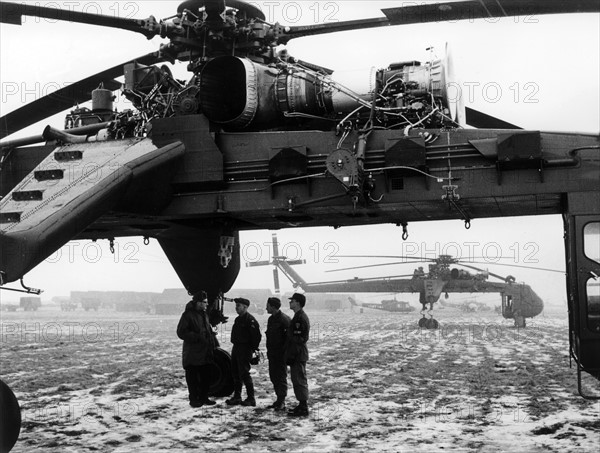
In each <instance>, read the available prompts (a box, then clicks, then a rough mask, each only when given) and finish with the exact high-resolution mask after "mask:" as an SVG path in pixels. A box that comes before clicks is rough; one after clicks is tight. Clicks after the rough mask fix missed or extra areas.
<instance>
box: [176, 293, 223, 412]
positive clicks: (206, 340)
mask: <svg viewBox="0 0 600 453" xmlns="http://www.w3.org/2000/svg"><path fill="white" fill-rule="evenodd" d="M207 307H208V298H207V295H206V293H205V292H204V291H200V292H199V293H197V294H195V295H194V297H193V298H192V300H191V301H189V302H188V303H187V305H186V306H185V311H184V312H183V314H182V315H181V319H180V320H179V324H178V325H177V336H178V337H179V338H181V339H182V340H183V351H182V362H183V368H184V370H185V380H186V382H187V386H188V393H189V399H190V406H192V407H202V406H204V405H207V406H212V405H213V404H216V402H215V401H212V400H210V399H208V390H209V388H210V381H211V373H210V369H211V365H212V363H213V360H214V351H215V348H216V347H217V344H216V341H215V340H216V339H215V336H214V332H213V330H212V328H211V327H210V324H209V322H208V315H207V314H206V308H207Z"/></svg>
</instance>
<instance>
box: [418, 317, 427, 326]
mask: <svg viewBox="0 0 600 453" xmlns="http://www.w3.org/2000/svg"><path fill="white" fill-rule="evenodd" d="M427 321H428V319H427V318H421V319H419V327H427Z"/></svg>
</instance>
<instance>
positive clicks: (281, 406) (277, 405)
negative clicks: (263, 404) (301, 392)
mask: <svg viewBox="0 0 600 453" xmlns="http://www.w3.org/2000/svg"><path fill="white" fill-rule="evenodd" d="M267 409H275V410H276V411H284V410H285V398H277V399H276V400H275V402H274V403H273V404H271V405H269V406H267Z"/></svg>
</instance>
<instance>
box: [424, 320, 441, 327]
mask: <svg viewBox="0 0 600 453" xmlns="http://www.w3.org/2000/svg"><path fill="white" fill-rule="evenodd" d="M439 326H440V323H439V322H437V320H436V319H433V318H430V319H428V320H427V322H426V324H425V327H427V328H428V329H437V328H438V327H439Z"/></svg>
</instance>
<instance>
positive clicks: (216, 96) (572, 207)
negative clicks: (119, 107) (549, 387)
mask: <svg viewBox="0 0 600 453" xmlns="http://www.w3.org/2000/svg"><path fill="white" fill-rule="evenodd" d="M524 3H525V4H524ZM599 10H600V6H599V5H598V2H597V1H591V0H579V1H574V2H559V1H554V0H552V1H543V2H542V1H539V2H538V1H536V2H522V1H517V0H504V1H503V2H501V3H500V2H496V1H487V0H486V1H460V2H437V3H433V4H419V5H416V4H412V3H411V4H410V5H405V6H394V7H391V8H386V9H384V10H382V14H383V15H382V16H380V17H373V18H370V19H358V20H350V21H338V22H331V23H324V24H314V25H292V26H287V25H281V24H279V23H271V22H269V21H268V20H266V19H267V18H266V16H265V14H264V12H263V11H261V9H260V8H258V7H257V6H255V5H254V4H253V3H247V2H243V1H240V0H228V1H225V0H213V1H210V0H187V1H184V2H183V3H181V4H180V5H179V6H178V7H177V8H176V9H174V11H173V13H174V14H172V15H171V16H170V17H169V18H167V19H164V20H160V19H156V18H155V17H154V16H150V17H147V18H145V19H133V18H122V17H118V16H117V17H115V15H112V16H111V15H98V14H90V13H86V12H77V11H73V10H64V9H59V8H49V7H43V6H39V5H33V4H22V3H13V2H4V1H2V2H0V22H2V23H3V24H4V25H3V27H12V26H16V25H20V24H22V22H23V18H24V17H34V18H38V19H48V20H49V21H70V22H78V23H82V24H89V25H96V26H100V27H108V28H111V29H120V30H124V31H129V32H132V33H138V34H141V35H142V36H144V37H146V38H151V37H161V38H162V39H164V40H166V42H165V43H164V44H163V45H161V46H160V48H159V49H158V50H155V51H152V52H150V53H146V54H144V55H141V56H139V57H137V58H131V59H128V60H127V61H125V62H123V64H118V65H115V66H112V67H110V68H108V69H106V70H103V71H101V72H99V73H97V74H94V75H91V76H88V77H85V78H84V79H82V80H80V81H78V82H75V83H73V84H71V85H69V86H66V87H62V88H60V89H58V90H56V91H55V92H53V93H50V94H48V95H44V96H42V97H40V98H39V99H37V100H35V101H34V102H31V103H30V104H27V105H26V106H24V107H21V108H18V109H16V110H14V111H11V112H8V113H6V114H3V116H2V117H1V118H0V138H6V137H9V136H10V135H12V134H13V133H16V132H18V131H20V130H22V129H24V128H26V127H27V126H30V125H32V124H34V123H36V122H38V121H40V120H43V119H45V118H48V117H50V116H52V115H54V114H57V113H60V112H61V111H64V110H65V109H69V108H72V107H73V105H75V104H78V103H82V102H84V101H87V100H89V99H92V107H91V108H86V107H77V108H75V109H73V110H72V111H71V112H70V113H69V114H68V115H67V116H66V118H65V123H64V127H63V128H62V129H61V128H56V127H52V126H48V127H46V128H45V129H44V130H43V131H39V132H38V133H37V134H36V135H32V136H27V137H22V138H14V139H7V140H3V141H2V142H0V153H1V155H0V163H1V165H2V178H1V179H0V195H1V196H2V197H3V198H2V200H1V201H0V209H1V212H0V245H1V247H2V255H1V256H0V286H2V287H3V288H5V289H6V288H7V287H6V285H7V284H9V283H12V282H16V281H21V284H22V287H23V290H25V291H27V292H35V291H34V289H33V288H30V287H27V286H26V285H25V284H24V282H23V277H24V275H25V274H26V273H27V272H28V271H30V270H32V269H33V268H34V267H36V266H37V265H38V264H39V263H41V262H42V261H43V260H44V259H45V258H46V257H48V256H49V255H51V254H52V253H53V252H54V251H55V250H57V249H58V248H60V247H61V246H62V245H63V244H65V243H66V242H68V241H69V240H72V239H90V240H98V239H106V240H108V241H109V242H110V243H111V244H113V242H114V238H116V237H124V236H140V237H144V238H146V240H149V238H156V239H157V240H158V241H159V243H160V245H161V247H162V248H163V250H164V252H165V254H166V255H167V257H168V259H169V261H170V262H171V264H172V265H173V267H174V269H175V271H176V272H177V274H178V275H179V277H180V279H181V281H182V283H183V285H184V286H185V288H186V289H187V290H188V291H189V292H190V293H195V292H197V291H200V290H206V291H207V292H208V294H209V297H210V298H211V300H213V301H214V303H216V301H217V299H218V297H219V294H222V293H226V292H227V291H228V290H229V289H230V288H231V286H232V285H233V283H234V281H235V279H236V277H237V274H238V272H239V268H240V256H239V231H240V230H248V229H278V228H291V227H298V226H324V225H328V226H335V227H339V226H347V225H365V224H382V223H393V224H397V225H399V226H401V227H402V228H403V235H407V234H408V233H407V231H408V230H407V225H408V222H413V221H426V220H436V219H437V220H439V219H460V220H462V221H464V222H465V225H466V226H470V224H471V221H472V220H473V219H476V218H478V217H503V216H518V215H532V214H534V215H535V214H550V213H554V214H562V215H563V216H564V219H565V221H564V224H565V230H566V233H565V247H566V250H567V255H568V256H567V273H568V277H567V288H568V294H569V299H568V300H569V316H570V318H569V326H570V327H569V328H570V333H571V335H570V340H571V346H570V347H571V351H570V352H571V354H572V356H573V357H574V359H575V363H576V365H577V372H578V375H579V374H580V372H581V371H586V372H589V373H590V374H592V375H596V376H598V375H600V363H599V359H598V357H600V354H599V351H600V317H599V316H598V313H597V310H596V309H595V307H596V305H595V304H591V305H590V304H589V299H588V290H587V288H588V281H589V280H591V279H592V278H595V277H594V276H597V275H598V274H600V269H599V267H600V265H599V263H598V260H597V259H594V258H593V257H592V258H590V255H589V253H586V252H587V250H588V249H589V246H588V242H589V241H593V240H594V238H596V237H597V236H598V235H599V234H600V228H599V227H598V225H600V208H599V206H600V191H598V184H597V150H598V148H599V138H598V136H597V135H593V134H577V133H547V132H540V131H537V130H533V131H527V130H522V129H518V128H517V126H515V125H513V124H511V123H508V122H506V121H503V120H500V119H498V118H495V117H493V116H491V115H487V114H485V113H484V112H481V111H478V110H476V109H473V108H470V107H464V106H463V105H461V104H460V102H456V99H452V96H450V94H449V92H448V88H449V86H450V85H451V83H452V64H451V59H448V58H446V59H444V58H431V59H430V61H427V62H425V63H421V62H419V61H417V60H407V61H402V60H400V61H398V60H397V59H395V62H394V60H392V61H390V62H389V65H388V66H386V67H383V68H381V69H379V70H376V71H372V73H371V75H370V77H368V78H367V79H366V80H364V81H363V82H365V83H364V84H363V86H364V88H365V89H364V90H363V89H358V88H357V89H353V88H350V87H348V86H346V84H344V83H342V82H339V81H336V79H335V73H333V72H332V71H331V70H330V69H329V68H327V67H325V66H323V65H318V64H313V63H310V62H308V61H305V60H304V59H301V58H300V57H296V56H292V55H290V54H289V53H288V52H287V51H285V49H281V48H280V46H282V45H286V44H288V43H289V42H290V41H292V40H296V39H298V38H302V37H310V36H319V35H324V34H328V33H334V32H343V31H348V30H358V29H362V28H380V27H388V26H394V25H407V24H432V25H431V26H432V27H433V26H436V23H439V22H444V21H446V22H460V21H472V20H476V19H478V18H486V19H495V18H498V17H505V16H520V15H527V16H528V17H531V16H536V15H542V14H561V13H598V11H599ZM28 25H29V24H28ZM33 25H35V24H33ZM56 25H57V27H58V26H60V25H59V24H58V23H57V24H56ZM410 26H412V25H410ZM27 30H29V28H27ZM33 33H35V32H33ZM98 39H99V40H101V39H102V38H101V37H99V38H98ZM43 42H44V39H37V41H36V47H37V48H39V47H43ZM100 42H101V41H100ZM101 48H102V47H93V46H90V53H91V52H93V53H94V54H97V53H100V52H99V50H98V49H101ZM50 50H51V49H47V52H48V53H50ZM107 52H110V50H107ZM302 58H304V56H302ZM57 60H58V59H57ZM168 61H180V62H181V61H183V62H187V68H188V70H189V73H190V74H189V78H188V79H187V80H183V81H181V80H179V79H177V78H176V77H174V76H173V75H172V73H171V72H170V70H169V69H168V67H167V66H162V67H159V66H157V65H159V64H161V63H164V62H168ZM4 66H5V65H4V64H3V67H4ZM46 70H47V68H44V71H46ZM121 76H124V78H125V80H124V83H123V84H121V83H120V82H116V81H115V79H116V78H118V77H121ZM121 85H122V93H123V95H124V96H125V97H126V98H127V99H128V100H129V101H130V102H131V104H132V106H133V108H131V109H127V110H123V111H120V112H115V111H114V104H113V103H112V100H113V94H112V91H111V90H112V89H116V88H118V87H120V86H121ZM566 89H568V87H566V88H565V90H566ZM585 102H590V101H589V96H588V97H587V98H586V100H585ZM557 116H561V115H557ZM466 125H470V126H473V127H478V128H479V129H467V128H465V127H464V126H466ZM31 145H33V146H31ZM590 238H591V239H590ZM213 312H214V313H215V317H214V318H213V322H214V323H218V322H219V321H220V319H219V312H218V310H214V311H213ZM12 437H13V436H8V437H3V438H9V439H10V438H12Z"/></svg>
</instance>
